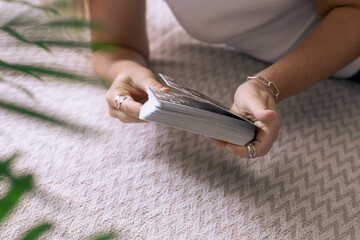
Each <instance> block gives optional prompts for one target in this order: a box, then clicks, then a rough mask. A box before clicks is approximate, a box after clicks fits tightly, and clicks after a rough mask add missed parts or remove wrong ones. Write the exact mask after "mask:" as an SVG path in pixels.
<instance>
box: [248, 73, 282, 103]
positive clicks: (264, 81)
mask: <svg viewBox="0 0 360 240" xmlns="http://www.w3.org/2000/svg"><path fill="white" fill-rule="evenodd" d="M252 79H254V80H256V81H258V82H260V83H261V84H263V85H265V86H267V87H268V88H269V90H270V92H271V94H272V95H273V96H274V97H275V100H276V101H277V100H278V98H279V94H280V91H279V89H278V88H277V86H276V85H275V83H273V82H271V81H269V80H268V79H267V78H265V77H263V76H254V77H247V80H252Z"/></svg>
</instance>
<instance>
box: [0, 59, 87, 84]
mask: <svg viewBox="0 0 360 240" xmlns="http://www.w3.org/2000/svg"><path fill="white" fill-rule="evenodd" d="M1 68H7V69H11V70H15V71H19V72H22V73H26V74H29V75H31V76H34V77H36V78H37V79H39V80H42V79H41V77H40V76H39V75H38V74H45V75H49V76H54V77H59V78H67V79H72V80H85V79H86V78H85V77H83V76H79V75H75V74H72V73H67V72H62V71H57V70H53V69H50V68H45V67H36V66H30V65H20V64H10V63H6V62H4V61H1V60H0V69H1Z"/></svg>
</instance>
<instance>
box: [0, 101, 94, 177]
mask: <svg viewBox="0 0 360 240" xmlns="http://www.w3.org/2000/svg"><path fill="white" fill-rule="evenodd" d="M0 108H3V109H6V110H9V111H12V112H14V113H18V114H22V115H26V116H29V117H33V118H35V119H39V120H42V121H44V122H49V123H52V124H55V125H58V126H61V127H64V128H67V129H70V130H73V131H80V132H84V131H89V130H91V129H90V128H88V127H86V126H81V125H76V124H73V123H69V122H68V121H65V120H62V119H59V118H56V117H52V116H48V115H46V114H44V113H41V112H38V111H36V110H31V109H27V108H24V107H23V106H18V105H16V104H13V103H8V102H5V101H2V100H0ZM0 174H1V172H0Z"/></svg>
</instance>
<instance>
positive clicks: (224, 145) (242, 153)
mask: <svg viewBox="0 0 360 240" xmlns="http://www.w3.org/2000/svg"><path fill="white" fill-rule="evenodd" d="M205 138H206V139H207V140H209V141H210V142H211V143H212V144H213V145H214V146H216V147H218V148H220V149H222V150H223V151H225V152H228V153H231V154H235V155H237V156H239V157H248V153H247V148H246V147H241V146H239V145H235V144H232V143H228V142H225V141H222V140H219V139H215V138H210V137H205ZM229 144H231V146H232V147H228V146H229ZM233 148H236V149H233Z"/></svg>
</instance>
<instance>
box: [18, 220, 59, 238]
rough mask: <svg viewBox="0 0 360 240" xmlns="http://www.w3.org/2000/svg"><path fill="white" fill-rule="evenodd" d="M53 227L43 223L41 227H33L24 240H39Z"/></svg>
mask: <svg viewBox="0 0 360 240" xmlns="http://www.w3.org/2000/svg"><path fill="white" fill-rule="evenodd" d="M51 227H52V225H51V224H50V223H43V224H41V225H38V226H36V227H33V228H32V229H30V230H29V231H27V232H26V233H25V236H24V237H23V238H22V240H34V239H38V238H39V237H40V235H41V234H43V233H45V232H46V231H48V230H49V229H50V228H51Z"/></svg>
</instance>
